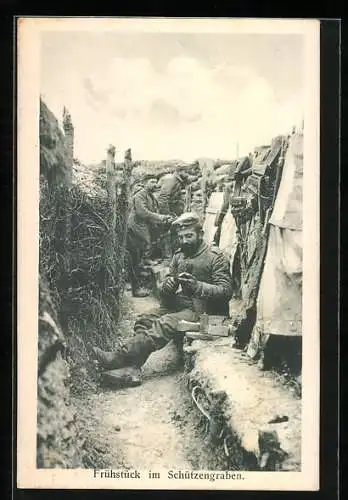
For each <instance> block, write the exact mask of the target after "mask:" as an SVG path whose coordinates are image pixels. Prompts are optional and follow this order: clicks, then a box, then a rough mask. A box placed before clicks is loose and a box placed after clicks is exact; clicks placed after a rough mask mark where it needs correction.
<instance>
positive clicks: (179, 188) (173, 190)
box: [157, 172, 197, 258]
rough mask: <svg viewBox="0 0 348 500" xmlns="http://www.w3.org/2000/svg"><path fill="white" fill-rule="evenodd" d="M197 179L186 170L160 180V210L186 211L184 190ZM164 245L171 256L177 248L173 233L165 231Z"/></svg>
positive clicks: (177, 212)
mask: <svg viewBox="0 0 348 500" xmlns="http://www.w3.org/2000/svg"><path fill="white" fill-rule="evenodd" d="M195 180H197V176H194V175H190V174H188V173H186V172H172V173H169V174H166V175H164V176H163V177H162V179H161V180H160V187H159V191H158V194H157V201H158V206H159V211H160V212H161V213H162V214H170V215H174V216H177V217H178V216H179V215H181V214H182V213H183V212H184V211H185V195H184V194H183V191H184V189H185V187H186V186H187V185H188V184H190V183H191V182H193V181H195ZM162 240H163V245H164V252H163V253H164V257H166V258H170V257H171V256H172V253H173V251H174V250H175V248H174V247H175V245H176V244H175V241H174V238H173V234H170V233H168V232H167V233H165V234H164V235H163V237H162Z"/></svg>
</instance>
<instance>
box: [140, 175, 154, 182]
mask: <svg viewBox="0 0 348 500" xmlns="http://www.w3.org/2000/svg"><path fill="white" fill-rule="evenodd" d="M149 179H157V175H156V174H151V173H147V174H144V175H143V176H142V177H141V180H142V181H148V180H149Z"/></svg>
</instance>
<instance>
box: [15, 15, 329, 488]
mask: <svg viewBox="0 0 348 500" xmlns="http://www.w3.org/2000/svg"><path fill="white" fill-rule="evenodd" d="M17 23H18V24H17V43H18V110H17V113H18V123H19V125H18V200H19V211H18V219H19V223H18V228H19V229H18V231H19V233H18V248H19V257H18V258H19V261H18V267H19V269H18V274H19V286H18V306H19V312H18V314H19V317H18V449H17V453H18V476H17V486H18V487H22V488H34V487H35V488H37V487H40V488H81V487H83V488H91V489H93V488H98V489H103V488H105V489H236V490H238V489H249V490H252V489H254V490H268V489H269V490H272V489H273V490H274V489H276V490H296V489H307V490H316V489H318V487H319V473H318V467H319V465H318V461H319V452H318V449H319V445H318V441H319V308H318V304H319V278H318V275H319V248H318V247H319V243H318V241H319V177H320V172H319V130H318V128H319V118H318V117H319V97H318V95H319V90H318V89H319V62H318V61H319V41H318V40H319V35H318V33H319V22H318V21H316V20H303V21H301V20H275V19H274V20H272V19H269V20H266V19H264V20H248V19H244V20H243V19H179V18H178V19H165V18H161V19H160V18H158V19H156V18H153V19H151V18H149V19H146V18H133V19H126V18H53V17H52V18H39V17H38V18H25V17H24V18H20V19H18V20H17ZM263 472H268V474H266V475H264V474H263ZM82 485H83V486H82Z"/></svg>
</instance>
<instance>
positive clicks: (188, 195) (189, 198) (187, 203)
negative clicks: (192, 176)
mask: <svg viewBox="0 0 348 500" xmlns="http://www.w3.org/2000/svg"><path fill="white" fill-rule="evenodd" d="M185 195H186V197H185V212H191V207H192V186H191V184H189V185H188V186H187V187H186V193H185Z"/></svg>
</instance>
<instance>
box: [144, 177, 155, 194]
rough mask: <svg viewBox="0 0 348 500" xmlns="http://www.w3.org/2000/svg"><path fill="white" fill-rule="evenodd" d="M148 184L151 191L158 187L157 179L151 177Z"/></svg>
mask: <svg viewBox="0 0 348 500" xmlns="http://www.w3.org/2000/svg"><path fill="white" fill-rule="evenodd" d="M146 186H147V189H148V190H149V191H151V192H152V191H155V190H156V189H157V179H149V180H148V181H147V184H146Z"/></svg>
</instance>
